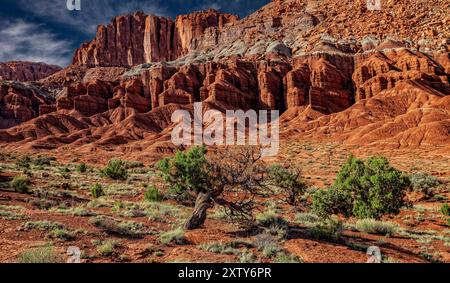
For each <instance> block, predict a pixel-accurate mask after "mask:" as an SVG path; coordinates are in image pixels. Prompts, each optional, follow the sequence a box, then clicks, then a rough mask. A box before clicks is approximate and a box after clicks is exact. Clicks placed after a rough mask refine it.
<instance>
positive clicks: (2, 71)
mask: <svg viewBox="0 0 450 283" xmlns="http://www.w3.org/2000/svg"><path fill="white" fill-rule="evenodd" d="M59 70H61V67H59V66H55V65H47V64H44V63H31V62H19V61H14V62H5V63H1V62H0V80H8V81H20V82H27V81H38V80H40V79H43V78H45V77H48V76H50V75H52V74H54V73H56V72H57V71H59Z"/></svg>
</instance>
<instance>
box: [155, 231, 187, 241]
mask: <svg viewBox="0 0 450 283" xmlns="http://www.w3.org/2000/svg"><path fill="white" fill-rule="evenodd" d="M159 240H160V241H161V243H163V244H165V245H168V244H170V243H173V244H177V245H184V244H186V243H187V240H186V237H185V236H184V230H183V229H182V228H177V229H175V230H171V231H167V232H165V233H162V234H161V235H160V237H159Z"/></svg>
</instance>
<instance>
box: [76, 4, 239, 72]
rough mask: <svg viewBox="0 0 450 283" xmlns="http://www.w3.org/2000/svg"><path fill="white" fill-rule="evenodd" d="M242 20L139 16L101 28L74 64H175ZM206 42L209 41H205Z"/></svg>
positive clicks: (213, 15) (213, 14) (209, 14)
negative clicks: (230, 25) (230, 24)
mask: <svg viewBox="0 0 450 283" xmlns="http://www.w3.org/2000/svg"><path fill="white" fill-rule="evenodd" d="M237 20H238V17H237V16H234V15H230V14H222V13H219V12H217V11H215V10H208V11H204V12H199V13H193V14H189V15H181V16H178V17H177V19H176V20H175V21H173V20H171V19H169V18H164V17H158V16H154V15H145V14H144V13H142V12H137V13H135V14H133V15H126V16H119V17H116V18H115V19H114V20H113V21H112V22H111V23H110V24H108V25H107V26H103V25H100V26H99V27H98V29H97V35H96V37H95V39H94V40H93V41H91V42H89V43H84V44H83V45H82V46H81V47H80V48H79V49H77V50H76V52H75V55H74V57H73V64H81V65H89V66H135V65H139V64H143V63H148V62H161V61H172V60H175V59H177V58H178V57H180V56H182V55H185V54H187V53H188V52H189V51H192V50H195V49H198V48H200V47H205V46H208V45H211V46H213V45H214V44H215V42H216V39H217V36H218V33H219V32H220V31H221V30H222V28H223V27H224V26H225V25H226V24H227V23H230V22H234V21H237ZM203 38H205V40H203Z"/></svg>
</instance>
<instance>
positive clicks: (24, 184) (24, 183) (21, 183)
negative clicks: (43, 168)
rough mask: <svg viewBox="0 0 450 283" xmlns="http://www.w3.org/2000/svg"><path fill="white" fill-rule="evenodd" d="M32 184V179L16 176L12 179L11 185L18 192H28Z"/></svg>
mask: <svg viewBox="0 0 450 283" xmlns="http://www.w3.org/2000/svg"><path fill="white" fill-rule="evenodd" d="M29 185H30V180H29V179H28V178H27V177H25V176H16V177H14V179H13V180H12V181H11V183H10V186H11V187H12V188H13V189H14V191H16V192H18V193H22V194H24V193H27V192H28V190H29V188H28V186H29Z"/></svg>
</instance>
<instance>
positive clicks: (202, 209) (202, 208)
mask: <svg viewBox="0 0 450 283" xmlns="http://www.w3.org/2000/svg"><path fill="white" fill-rule="evenodd" d="M210 207H211V194H210V193H203V192H200V193H199V194H198V196H197V200H196V201H195V207H194V212H193V213H192V215H191V217H189V219H188V220H187V221H186V223H185V224H184V229H185V230H194V229H197V228H199V227H200V226H202V225H203V224H204V223H205V220H206V212H207V210H208V208H210Z"/></svg>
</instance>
